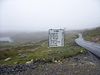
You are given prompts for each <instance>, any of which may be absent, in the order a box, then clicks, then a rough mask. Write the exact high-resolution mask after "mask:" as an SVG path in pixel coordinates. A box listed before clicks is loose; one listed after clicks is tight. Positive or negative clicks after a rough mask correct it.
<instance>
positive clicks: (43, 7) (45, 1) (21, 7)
mask: <svg viewBox="0 0 100 75" xmlns="http://www.w3.org/2000/svg"><path fill="white" fill-rule="evenodd" d="M97 26H100V0H0V31H45V30H48V29H50V28H54V29H55V28H66V30H72V29H84V28H92V27H97Z"/></svg>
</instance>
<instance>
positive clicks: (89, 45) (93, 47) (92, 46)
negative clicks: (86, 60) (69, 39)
mask: <svg viewBox="0 0 100 75" xmlns="http://www.w3.org/2000/svg"><path fill="white" fill-rule="evenodd" d="M75 42H76V43H77V44H78V45H79V46H81V47H83V48H85V49H87V50H89V51H90V52H92V53H93V54H95V55H96V56H98V57H100V44H97V43H94V42H89V41H85V40H84V39H83V37H82V34H79V38H77V39H75Z"/></svg>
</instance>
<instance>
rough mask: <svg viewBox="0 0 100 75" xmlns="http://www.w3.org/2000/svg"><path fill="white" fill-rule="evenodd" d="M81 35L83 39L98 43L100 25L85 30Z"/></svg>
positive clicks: (99, 40) (99, 41) (99, 39)
mask: <svg viewBox="0 0 100 75" xmlns="http://www.w3.org/2000/svg"><path fill="white" fill-rule="evenodd" d="M83 37H84V38H85V40H89V41H92V42H96V43H100V27H97V28H94V29H90V30H85V31H84V32H83Z"/></svg>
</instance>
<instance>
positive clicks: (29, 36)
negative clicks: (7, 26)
mask: <svg viewBox="0 0 100 75" xmlns="http://www.w3.org/2000/svg"><path fill="white" fill-rule="evenodd" d="M0 37H10V38H11V39H12V40H14V42H17V43H25V42H34V43H35V42H39V41H41V40H45V39H47V38H48V34H47V32H6V33H0Z"/></svg>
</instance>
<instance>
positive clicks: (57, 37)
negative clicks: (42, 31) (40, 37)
mask: <svg viewBox="0 0 100 75" xmlns="http://www.w3.org/2000/svg"><path fill="white" fill-rule="evenodd" d="M62 46H64V29H49V47H62Z"/></svg>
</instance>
